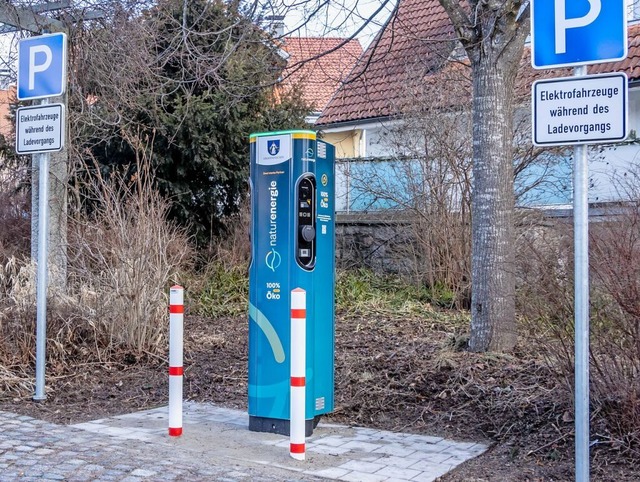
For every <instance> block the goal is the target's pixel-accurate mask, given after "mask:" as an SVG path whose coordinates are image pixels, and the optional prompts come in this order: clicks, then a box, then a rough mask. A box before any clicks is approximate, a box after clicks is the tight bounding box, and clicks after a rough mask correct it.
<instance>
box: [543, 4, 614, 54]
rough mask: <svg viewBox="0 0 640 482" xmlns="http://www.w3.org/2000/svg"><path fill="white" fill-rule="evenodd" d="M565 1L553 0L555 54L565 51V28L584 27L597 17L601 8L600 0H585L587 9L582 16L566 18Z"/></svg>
mask: <svg viewBox="0 0 640 482" xmlns="http://www.w3.org/2000/svg"><path fill="white" fill-rule="evenodd" d="M567 1H569V0H555V17H556V18H555V26H556V54H564V53H566V51H567V29H570V28H577V27H586V26H587V25H589V24H590V23H592V22H593V21H594V20H595V19H596V18H598V15H600V10H601V8H602V3H601V1H602V0H587V1H588V2H589V11H588V12H587V14H586V15H585V16H584V17H576V18H567V15H566V9H565V6H566V2H567ZM571 1H573V2H575V1H576V0H571Z"/></svg>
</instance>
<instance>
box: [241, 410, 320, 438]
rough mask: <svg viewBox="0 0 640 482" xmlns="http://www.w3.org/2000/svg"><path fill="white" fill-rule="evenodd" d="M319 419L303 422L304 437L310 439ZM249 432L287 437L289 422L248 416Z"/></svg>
mask: <svg viewBox="0 0 640 482" xmlns="http://www.w3.org/2000/svg"><path fill="white" fill-rule="evenodd" d="M319 421H320V417H316V418H311V419H308V420H305V421H304V422H305V423H304V432H305V433H304V435H305V437H311V435H313V429H314V428H316V427H317V426H318V422H319ZM249 430H250V431H252V432H267V433H277V434H278V435H289V420H282V419H280V418H268V417H254V416H253V415H249Z"/></svg>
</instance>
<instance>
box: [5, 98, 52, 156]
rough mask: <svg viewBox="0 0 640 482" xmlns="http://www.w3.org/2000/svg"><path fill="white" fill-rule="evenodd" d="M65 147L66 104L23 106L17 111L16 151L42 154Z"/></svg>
mask: <svg viewBox="0 0 640 482" xmlns="http://www.w3.org/2000/svg"><path fill="white" fill-rule="evenodd" d="M63 147H64V105H62V104H46V105H36V106H32V107H21V108H19V109H18V110H17V111H16V152H17V153H18V154H40V153H43V152H56V151H60V150H62V148H63Z"/></svg>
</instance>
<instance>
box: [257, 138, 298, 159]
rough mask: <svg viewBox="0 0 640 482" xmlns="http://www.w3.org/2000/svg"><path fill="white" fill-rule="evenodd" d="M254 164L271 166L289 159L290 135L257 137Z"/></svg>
mask: <svg viewBox="0 0 640 482" xmlns="http://www.w3.org/2000/svg"><path fill="white" fill-rule="evenodd" d="M256 154H257V155H256V164H260V165H262V166H273V165H275V164H282V163H283V162H287V161H288V160H289V159H291V136H290V135H283V136H265V137H258V150H257V153H256Z"/></svg>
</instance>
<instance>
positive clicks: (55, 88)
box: [18, 33, 67, 100]
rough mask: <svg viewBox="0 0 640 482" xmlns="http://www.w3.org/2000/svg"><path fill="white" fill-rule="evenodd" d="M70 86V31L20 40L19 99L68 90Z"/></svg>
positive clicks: (57, 93) (39, 96)
mask: <svg viewBox="0 0 640 482" xmlns="http://www.w3.org/2000/svg"><path fill="white" fill-rule="evenodd" d="M66 86H67V35H66V34H64V33H54V34H49V35H39V36H37V37H30V38H26V39H22V40H20V42H19V43H18V99H19V100H30V99H43V98H46V97H55V96H59V95H62V94H64V92H65V90H66Z"/></svg>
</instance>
